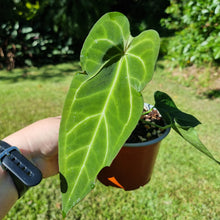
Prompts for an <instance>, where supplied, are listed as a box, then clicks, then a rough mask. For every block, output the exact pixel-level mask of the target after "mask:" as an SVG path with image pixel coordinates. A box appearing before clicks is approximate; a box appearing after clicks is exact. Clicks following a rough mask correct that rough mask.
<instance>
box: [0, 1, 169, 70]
mask: <svg viewBox="0 0 220 220" xmlns="http://www.w3.org/2000/svg"><path fill="white" fill-rule="evenodd" d="M168 4H169V2H168V1H162V0H155V1H150V0H120V1H119V0H111V1H109V0H90V1H87V0H43V1H40V0H7V1H5V0H0V14H1V16H0V63H2V64H5V63H7V65H8V66H9V68H12V67H13V65H14V64H16V66H18V65H32V64H34V65H42V64H44V63H54V62H60V61H62V60H68V59H73V58H74V57H76V58H77V59H78V57H79V52H80V49H81V47H82V44H83V42H84V40H85V37H86V36H87V34H88V32H89V30H90V28H91V27H92V25H93V24H94V23H95V22H96V21H97V20H98V19H99V18H100V17H101V16H102V15H103V14H104V13H106V12H109V11H120V12H122V13H124V14H125V15H126V16H127V17H128V18H129V20H130V23H131V30H132V33H133V35H137V34H138V33H139V32H140V31H142V30H144V29H149V28H154V29H157V30H158V31H159V33H160V34H161V35H164V34H165V33H166V30H165V28H163V27H161V25H160V22H159V21H160V19H161V17H165V16H166V14H165V13H164V10H165V8H166V7H167V6H168ZM8 53H10V62H11V61H12V60H13V62H14V64H13V65H11V66H10V65H9V63H8V62H9V58H8V57H7V54H8Z"/></svg>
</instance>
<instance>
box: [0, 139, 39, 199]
mask: <svg viewBox="0 0 220 220" xmlns="http://www.w3.org/2000/svg"><path fill="white" fill-rule="evenodd" d="M0 165H2V166H3V168H5V169H6V171H7V172H8V173H9V174H10V175H11V178H12V180H13V182H14V184H15V187H16V189H17V191H18V198H20V197H21V196H22V195H23V194H24V193H25V192H26V191H27V190H28V188H29V187H31V186H36V185H37V184H39V183H40V181H41V180H42V174H41V171H40V170H39V169H38V168H37V167H36V166H34V165H33V164H32V163H31V162H30V161H29V160H28V159H27V158H26V157H24V156H23V155H22V154H21V153H20V152H19V150H18V148H17V147H13V146H11V145H9V144H8V143H6V142H4V141H0Z"/></svg>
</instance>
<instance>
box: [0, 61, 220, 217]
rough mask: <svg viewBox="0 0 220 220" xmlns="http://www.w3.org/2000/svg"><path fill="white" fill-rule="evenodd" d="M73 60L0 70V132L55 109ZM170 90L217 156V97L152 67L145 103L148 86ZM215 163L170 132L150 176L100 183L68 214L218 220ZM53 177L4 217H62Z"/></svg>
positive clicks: (149, 92)
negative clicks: (125, 184)
mask: <svg viewBox="0 0 220 220" xmlns="http://www.w3.org/2000/svg"><path fill="white" fill-rule="evenodd" d="M77 69H78V64H77V63H74V64H62V65H54V66H45V67H42V68H39V69H37V68H28V69H18V70H14V71H12V72H5V71H0V138H3V137H5V136H6V135H8V134H10V133H12V132H14V131H16V130H18V129H20V128H22V127H24V126H25V125H28V124H30V123H32V122H34V121H36V120H39V119H42V118H45V117H49V116H56V115H60V114H61V112H62V106H63V103H64V99H65V95H66V93H67V91H68V87H69V85H70V82H71V79H72V75H73V72H74V71H75V70H77ZM155 90H161V91H164V92H167V93H168V94H170V95H171V96H172V97H173V99H174V101H175V102H176V103H177V105H178V106H179V107H181V108H182V109H183V110H185V111H188V112H189V113H191V114H194V115H196V116H197V118H198V119H199V120H200V121H201V122H202V123H203V125H202V126H199V127H198V129H197V130H198V132H199V134H200V137H201V139H202V141H203V142H204V143H205V144H206V145H207V146H208V148H209V150H210V151H211V152H212V153H213V154H214V155H215V156H216V157H217V159H220V151H219V143H220V136H219V127H220V111H219V109H220V108H219V107H220V99H215V100H209V99H199V98H198V97H197V96H196V95H195V94H196V92H195V90H193V89H191V88H186V87H183V86H181V85H179V83H177V82H175V81H174V80H171V79H170V77H168V78H166V70H163V69H161V68H158V69H157V72H156V74H155V77H154V80H153V81H152V82H151V83H150V84H149V85H148V86H147V87H146V88H145V90H144V92H143V95H144V98H145V101H146V102H149V103H153V93H154V91H155ZM219 183H220V170H219V166H218V165H217V164H215V163H214V162H213V161H211V160H210V159H208V158H206V157H205V156H203V155H202V154H201V153H199V152H198V151H197V150H195V149H193V148H192V147H191V146H190V145H189V144H187V143H185V142H184V141H183V140H182V139H181V138H180V137H178V136H177V135H176V134H174V132H171V134H170V135H169V136H168V137H167V138H166V139H165V140H164V141H163V142H162V144H161V148H160V152H159V155H158V158H157V162H156V165H155V169H154V174H153V176H152V179H151V181H150V182H149V183H148V184H147V185H146V186H145V187H142V188H140V189H138V190H135V191H130V192H124V191H123V190H120V189H115V188H111V187H105V186H103V185H102V184H101V183H99V182H97V184H96V187H95V189H94V190H93V191H92V192H91V193H90V194H89V195H88V196H87V197H86V198H85V199H84V200H83V201H82V202H81V203H79V204H78V205H77V206H76V207H75V208H73V209H72V210H71V211H70V213H69V214H68V216H67V218H66V219H77V220H78V219H83V220H84V219H85V220H94V219H97V220H98V219H100V220H102V219H103V220H105V219H111V220H112V219H113V220H114V219H115V220H119V219H123V220H132V219H134V220H148V219H149V220H157V219H158V220H165V219H169V220H172V219H177V220H185V219H189V220H191V219H192V220H195V219H196V220H197V219H198V220H200V219H201V220H203V219H204V220H207V219H211V220H217V219H219V216H220V206H219V204H220V197H219V191H220V185H219ZM60 207H61V194H60V191H59V177H58V175H57V176H54V177H51V178H49V179H46V180H43V181H42V183H41V184H40V185H38V186H36V187H34V188H32V189H30V190H29V191H28V192H27V193H26V194H25V195H24V197H23V198H21V199H20V200H19V201H18V202H17V203H16V205H15V206H14V207H13V208H12V209H11V210H10V212H9V213H8V215H7V216H6V217H5V219H6V220H8V219H12V220H14V219H19V220H23V219H25V220H29V219H30V220H32V219H33V220H35V219H37V220H42V219H48V220H52V219H54V220H55V219H56V220H57V219H62V217H61V216H62V215H61V209H60Z"/></svg>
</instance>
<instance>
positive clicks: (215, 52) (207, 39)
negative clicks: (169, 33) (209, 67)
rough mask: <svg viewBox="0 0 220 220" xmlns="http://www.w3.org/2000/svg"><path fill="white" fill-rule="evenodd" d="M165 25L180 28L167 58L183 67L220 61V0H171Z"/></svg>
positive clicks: (168, 48) (163, 22) (176, 29)
mask: <svg viewBox="0 0 220 220" xmlns="http://www.w3.org/2000/svg"><path fill="white" fill-rule="evenodd" d="M166 13H167V14H169V17H168V18H166V19H162V20H161V22H162V25H164V26H165V27H166V28H168V29H172V30H175V31H177V32H176V35H175V36H174V37H173V38H171V39H170V40H169V44H168V47H167V49H166V50H167V56H166V57H167V58H169V59H170V60H174V61H176V62H177V63H178V64H179V65H180V66H182V67H184V66H188V65H192V64H196V65H200V64H203V63H219V62H220V0H191V1H188V0H181V1H177V0H170V6H169V7H168V8H167V9H166Z"/></svg>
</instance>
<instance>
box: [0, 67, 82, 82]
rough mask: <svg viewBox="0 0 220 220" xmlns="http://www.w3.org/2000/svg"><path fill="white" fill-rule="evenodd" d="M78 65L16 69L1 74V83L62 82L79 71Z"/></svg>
mask: <svg viewBox="0 0 220 220" xmlns="http://www.w3.org/2000/svg"><path fill="white" fill-rule="evenodd" d="M79 70H80V66H79V65H78V64H74V65H71V64H61V65H48V66H44V67H41V68H36V67H30V68H23V69H15V70H13V71H3V74H1V72H0V82H2V81H5V82H10V83H16V82H21V81H23V80H25V81H26V80H42V81H43V80H50V79H56V80H60V79H62V78H63V77H65V76H71V75H73V74H74V72H76V71H79Z"/></svg>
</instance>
